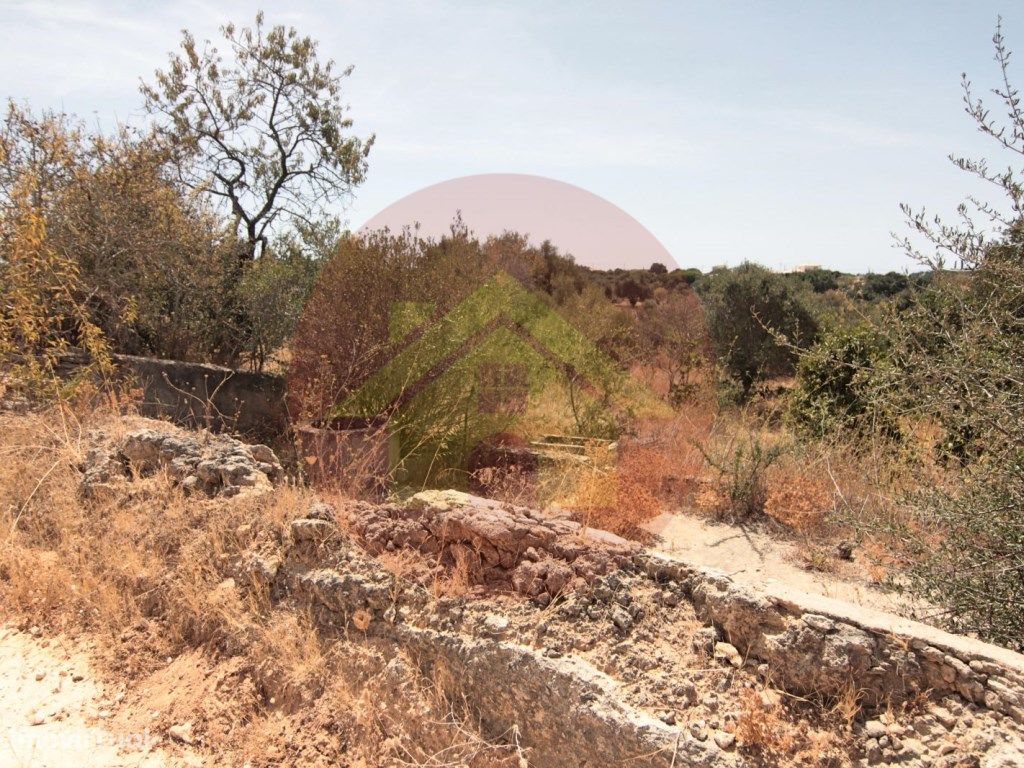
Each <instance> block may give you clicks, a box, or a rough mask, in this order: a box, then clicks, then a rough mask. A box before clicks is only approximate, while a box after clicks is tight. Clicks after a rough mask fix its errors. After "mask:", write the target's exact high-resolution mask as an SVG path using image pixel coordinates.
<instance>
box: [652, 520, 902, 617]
mask: <svg viewBox="0 0 1024 768" xmlns="http://www.w3.org/2000/svg"><path fill="white" fill-rule="evenodd" d="M645 527H646V528H647V529H648V530H649V531H651V532H652V533H654V534H656V535H658V536H659V537H660V539H661V540H660V541H659V542H657V543H655V544H654V545H653V546H654V548H655V549H658V550H660V551H662V552H665V553H666V554H669V555H675V556H677V557H679V558H681V559H683V560H686V561H687V562H690V563H694V564H696V565H703V566H707V567H709V568H715V569H717V570H720V571H723V572H724V573H726V574H728V575H729V576H731V577H732V578H734V579H735V580H737V581H742V582H746V583H749V584H766V583H770V582H777V583H781V584H784V585H786V586H787V587H790V588H792V589H797V590H800V591H801V592H809V593H811V594H816V595H824V596H825V597H831V598H834V599H837V600H844V601H846V602H850V603H856V604H857V605H862V606H865V607H867V608H874V609H876V610H880V611H887V612H890V613H896V614H901V615H908V613H910V612H911V606H910V605H909V603H907V602H906V601H905V600H903V599H901V597H900V596H899V595H897V594H894V593H892V592H886V591H883V590H881V589H880V588H878V587H876V586H873V585H872V584H870V583H868V582H867V581H866V580H865V579H864V577H863V575H862V574H861V573H860V569H859V568H858V567H857V566H856V564H855V563H843V562H841V561H838V560H836V561H835V566H836V571H835V572H834V573H822V572H819V571H809V570H807V569H805V568H802V567H800V565H799V563H800V553H799V551H798V549H797V547H796V546H795V545H794V544H791V543H789V542H785V541H779V540H778V539H773V538H771V537H769V536H766V535H764V534H761V533H758V532H756V531H753V530H751V529H749V528H741V527H738V526H733V525H726V524H723V523H713V522H709V521H706V520H703V519H701V518H698V517H694V516H692V515H687V514H685V513H664V514H662V515H660V516H658V517H657V518H655V519H654V520H652V521H650V522H649V523H648V524H647V525H646V526H645Z"/></svg>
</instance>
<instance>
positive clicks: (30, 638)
mask: <svg viewBox="0 0 1024 768" xmlns="http://www.w3.org/2000/svg"><path fill="white" fill-rule="evenodd" d="M37 635H39V633H38V632H35V633H31V632H20V631H18V630H17V629H14V628H12V627H9V626H8V627H4V628H2V629H0V765H3V766H10V767H11V768H29V766H31V768H72V767H73V768H101V767H102V768H114V767H115V766H117V767H119V768H186V767H188V766H199V765H202V764H203V763H202V761H201V760H200V759H199V758H198V757H197V756H194V755H191V754H190V753H188V751H185V752H184V753H182V752H178V753H177V754H171V753H170V752H168V751H167V750H165V749H164V748H163V747H162V746H161V742H163V741H164V735H163V734H157V733H154V732H153V731H152V730H150V729H148V728H142V729H139V730H136V731H132V732H127V731H122V730H121V729H117V728H111V727H109V720H110V718H111V717H113V715H114V713H115V712H116V710H117V709H118V706H119V704H120V702H121V699H122V698H123V697H124V692H123V691H117V690H112V689H111V688H109V687H108V686H105V685H104V684H103V683H102V682H100V679H99V677H98V676H97V675H96V674H95V672H94V670H93V667H92V664H91V661H90V656H89V652H88V649H87V648H86V647H83V646H81V645H78V644H76V643H74V642H71V641H68V640H66V639H64V638H56V639H52V638H51V639H47V638H43V637H41V636H37Z"/></svg>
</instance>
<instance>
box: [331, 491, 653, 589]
mask: <svg viewBox="0 0 1024 768" xmlns="http://www.w3.org/2000/svg"><path fill="white" fill-rule="evenodd" d="M340 514H342V515H344V516H345V517H346V519H347V520H348V521H349V524H350V526H351V528H352V530H353V532H354V533H356V535H358V536H359V537H360V538H361V539H362V541H363V542H364V543H365V545H366V547H367V549H368V550H369V551H370V552H372V553H380V552H384V551H390V550H397V549H402V548H411V549H415V550H417V551H419V552H421V553H423V554H425V555H431V556H434V557H436V558H437V559H438V560H440V561H441V562H443V563H445V564H446V565H455V564H457V563H459V564H461V565H462V566H463V567H466V568H467V569H468V571H469V576H470V579H471V581H472V582H473V583H476V584H485V585H488V586H494V587H501V586H505V587H509V588H511V589H512V590H513V591H515V592H518V593H519V594H522V595H527V596H529V597H533V598H538V599H539V601H540V602H541V603H542V604H547V602H548V601H550V599H551V598H553V597H556V596H557V595H559V594H561V593H562V592H563V591H565V590H566V589H569V588H578V587H580V586H582V585H585V584H588V583H592V582H593V581H594V580H595V579H596V578H598V577H600V576H603V575H605V574H608V573H611V572H612V571H615V570H617V569H618V568H621V567H622V566H624V565H628V564H631V561H632V557H633V555H635V554H636V553H637V552H638V551H639V545H637V544H635V543H633V542H630V541H627V540H626V539H623V538H620V537H619V536H616V535H614V534H611V533H608V532H607V531H601V530H596V529H593V528H587V527H585V526H583V525H580V524H579V523H577V522H575V521H572V520H566V519H563V518H555V517H547V516H545V515H543V514H542V513H540V512H537V511H535V510H531V509H527V508H526V507H518V506H514V505H511V504H503V503H500V502H497V501H492V500H490V499H483V498H480V497H478V496H472V495H470V494H466V493H460V492H458V491H425V492H423V493H418V494H416V495H415V496H413V497H412V499H410V500H409V501H408V502H406V503H404V504H369V503H366V502H351V503H349V504H348V505H347V506H345V507H344V508H343V509H341V510H340Z"/></svg>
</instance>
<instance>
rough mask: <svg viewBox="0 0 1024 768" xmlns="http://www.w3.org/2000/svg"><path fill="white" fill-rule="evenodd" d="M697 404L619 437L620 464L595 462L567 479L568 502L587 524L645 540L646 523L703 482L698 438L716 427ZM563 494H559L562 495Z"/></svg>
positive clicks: (565, 502)
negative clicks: (697, 444)
mask: <svg viewBox="0 0 1024 768" xmlns="http://www.w3.org/2000/svg"><path fill="white" fill-rule="evenodd" d="M708 413H709V411H707V410H706V409H701V408H699V407H697V406H696V405H694V406H693V407H688V408H686V409H684V410H683V411H681V412H680V413H679V414H677V415H676V416H675V417H674V418H671V419H654V418H651V419H645V420H644V421H642V422H640V423H638V424H636V425H634V428H633V433H632V434H631V435H630V436H629V437H625V438H623V439H621V440H620V441H619V448H618V458H617V461H616V462H615V465H614V466H603V465H602V464H601V463H600V462H599V461H596V460H594V457H590V458H591V461H590V462H589V463H588V464H586V465H584V466H582V467H576V468H575V469H574V470H570V471H568V472H566V473H565V474H566V476H565V477H563V478H562V481H563V482H562V488H561V489H560V490H561V491H562V494H563V495H562V498H561V499H559V500H560V501H561V503H562V506H564V507H566V508H567V509H569V510H571V511H572V512H573V514H574V515H575V517H576V518H577V519H578V520H579V521H580V522H582V523H584V524H585V525H588V526H591V527H594V528H602V529H604V530H608V531H612V532H613V533H617V534H619V535H620V536H625V537H627V538H634V539H639V540H643V539H645V538H646V537H647V535H648V534H647V533H646V532H645V531H644V530H643V528H642V526H643V524H644V523H646V522H648V521H649V520H652V519H653V518H655V517H657V516H658V515H659V514H661V512H662V511H663V510H664V509H666V508H669V509H671V508H678V507H679V506H681V505H682V504H683V503H684V501H685V500H686V499H688V498H689V496H690V495H691V493H692V492H693V489H694V488H695V487H696V486H697V484H698V482H699V472H700V468H701V465H702V463H703V458H702V456H701V453H700V451H699V449H698V448H697V447H696V441H697V440H698V439H700V438H702V437H703V436H704V435H705V434H706V432H707V430H708V429H709V427H710V416H709V415H708ZM556 498H557V497H556Z"/></svg>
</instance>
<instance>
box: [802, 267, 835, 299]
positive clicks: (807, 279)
mask: <svg viewBox="0 0 1024 768" xmlns="http://www.w3.org/2000/svg"><path fill="white" fill-rule="evenodd" d="M839 275H840V273H839V272H836V271H835V270H832V269H821V268H820V267H815V268H813V269H806V270H804V271H803V272H797V273H796V274H795V275H794V276H795V277H796V279H797V280H798V281H801V282H804V283H807V285H809V286H810V288H811V290H812V291H814V292H815V293H825V292H826V291H835V290H837V289H838V288H839Z"/></svg>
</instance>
